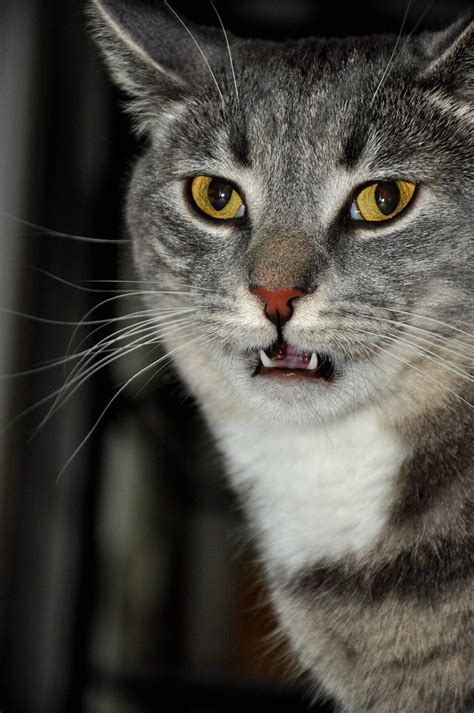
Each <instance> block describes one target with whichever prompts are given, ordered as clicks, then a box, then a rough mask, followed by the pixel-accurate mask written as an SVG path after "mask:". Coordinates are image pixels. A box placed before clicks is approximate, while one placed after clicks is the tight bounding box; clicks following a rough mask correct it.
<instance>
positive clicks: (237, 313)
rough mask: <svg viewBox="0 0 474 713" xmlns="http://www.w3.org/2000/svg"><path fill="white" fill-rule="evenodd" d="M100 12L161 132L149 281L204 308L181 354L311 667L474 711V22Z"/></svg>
mask: <svg viewBox="0 0 474 713" xmlns="http://www.w3.org/2000/svg"><path fill="white" fill-rule="evenodd" d="M92 16H93V23H94V29H95V34H96V36H97V38H98V41H99V43H100V45H101V47H102V49H103V51H104V53H105V56H106V59H107V61H108V64H109V66H110V69H111V71H112V74H113V76H114V77H115V79H116V81H117V82H118V84H119V85H120V86H121V87H122V88H123V89H124V90H125V91H126V92H128V94H129V95H130V97H131V99H132V101H131V110H132V111H133V113H134V116H135V119H136V122H137V127H138V129H139V130H140V131H143V132H146V133H147V134H148V136H149V146H148V148H147V149H146V151H145V152H144V155H143V156H142V157H141V158H140V159H139V160H138V162H137V164H136V166H135V170H134V173H133V177H132V180H131V184H130V189H129V193H128V201H127V223H128V229H129V232H130V235H131V237H132V240H133V251H134V259H135V263H136V268H137V270H138V274H139V276H140V279H141V280H142V282H143V285H144V286H147V285H149V286H150V291H151V294H150V295H149V296H148V304H149V306H151V307H155V306H157V305H159V306H160V307H162V306H168V307H170V308H177V309H179V308H185V307H190V306H191V307H193V308H195V311H194V313H193V320H194V324H193V329H192V335H191V337H190V336H189V333H188V334H187V335H186V336H184V335H183V336H181V337H180V336H179V335H180V332H179V330H176V331H175V332H173V333H171V334H170V335H168V336H167V337H166V338H165V345H166V349H167V350H168V352H169V353H173V355H174V359H175V363H176V367H177V369H178V370H179V373H180V374H181V376H182V378H183V380H184V381H185V383H186V384H187V385H188V386H189V388H190V389H191V390H192V392H193V393H194V394H195V396H196V398H197V400H198V402H199V404H200V406H201V409H202V412H203V414H204V416H205V418H206V419H207V421H208V423H209V424H210V427H211V429H212V430H213V432H214V434H215V437H216V439H217V443H218V445H219V447H220V449H221V450H222V452H223V453H224V454H225V457H226V462H227V466H228V472H229V476H230V478H231V482H232V484H233V486H234V488H235V489H236V490H237V492H238V493H239V494H240V496H241V498H242V500H243V502H244V503H245V507H246V510H247V513H248V516H249V520H250V522H251V523H252V526H253V530H254V533H255V538H256V541H257V543H258V547H259V550H260V552H261V556H262V560H263V562H264V565H265V568H266V573H267V576H268V582H269V585H270V588H271V592H272V599H273V603H274V606H275V609H276V611H277V613H278V616H279V620H280V622H281V627H282V629H283V630H284V631H285V633H286V635H287V636H288V638H289V640H290V642H291V645H292V647H293V648H294V650H295V652H296V653H297V655H298V658H299V660H300V662H301V665H302V667H303V668H304V669H305V670H308V671H309V672H310V673H311V677H312V680H313V682H314V685H315V687H318V688H320V690H322V691H323V692H325V693H327V694H329V695H331V696H333V697H334V698H335V699H336V700H337V701H338V702H339V704H340V706H341V710H342V711H345V712H350V713H367V712H368V711H371V712H372V713H472V711H474V675H473V664H474V650H473V617H472V606H473V579H472V576H473V566H472V565H473V528H472V524H473V523H472V514H473V510H472V494H473V478H472V475H473V457H472V456H473V453H472V432H471V426H472V406H471V404H472V391H473V388H472V377H471V366H472V359H473V350H472V338H471V332H470V331H469V327H468V325H469V324H471V323H472V306H473V301H472V286H473V271H472V229H473V223H474V214H473V158H474V151H473V149H474V143H473V134H472V129H473V111H472V109H473V107H472V101H473V98H474V91H473V71H474V46H473V25H472V23H471V24H470V23H469V22H468V21H465V20H464V21H459V22H458V23H456V24H455V25H454V26H452V27H450V28H448V29H447V30H446V31H444V32H440V33H431V32H425V33H423V34H421V35H419V36H411V37H408V38H402V40H401V41H400V42H399V46H398V48H397V51H396V52H395V53H393V50H394V45H395V42H396V38H395V37H392V36H376V37H365V38H364V37H358V38H348V39H343V40H327V39H308V40H298V41H289V42H285V43H276V42H269V41H258V40H240V39H238V38H236V37H233V36H230V35H229V36H228V37H227V38H226V36H225V34H224V33H223V32H221V31H219V32H218V31H217V30H215V29H211V28H202V27H195V26H191V25H190V24H188V23H186V26H184V23H183V22H182V20H181V18H179V17H178V16H177V15H176V14H175V13H174V11H173V10H172V9H171V8H170V7H167V6H166V5H162V4H161V3H155V5H154V6H153V7H151V6H150V5H149V4H144V3H143V2H138V3H137V2H136V1H135V2H132V0H95V1H94V2H93V7H92ZM227 40H228V43H229V45H227ZM157 284H158V285H159V288H160V290H162V291H163V293H160V292H158V291H156V292H153V290H157V288H156V285H157ZM153 286H154V287H153ZM166 292H168V293H174V294H166Z"/></svg>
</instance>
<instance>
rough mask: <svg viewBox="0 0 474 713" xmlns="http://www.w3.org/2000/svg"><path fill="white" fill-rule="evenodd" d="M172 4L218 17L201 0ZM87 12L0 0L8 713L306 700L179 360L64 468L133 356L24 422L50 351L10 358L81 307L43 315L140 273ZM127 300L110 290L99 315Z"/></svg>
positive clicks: (450, 8) (359, 6) (396, 17)
mask: <svg viewBox="0 0 474 713" xmlns="http://www.w3.org/2000/svg"><path fill="white" fill-rule="evenodd" d="M172 5H173V7H174V8H175V9H176V10H177V11H178V12H180V13H182V14H184V15H185V16H186V17H188V18H189V19H192V20H195V21H198V22H202V23H208V24H214V25H216V24H217V20H216V17H215V15H214V13H213V10H212V8H211V7H210V5H209V4H208V3H207V2H195V3H194V4H193V5H192V6H191V5H189V4H187V3H183V2H178V0H175V1H174V2H172ZM216 5H217V7H218V9H219V11H220V12H221V15H222V17H223V20H224V23H225V26H226V27H227V28H228V29H230V30H232V31H234V32H235V33H237V34H241V35H247V36H258V37H272V38H279V37H285V36H301V35H306V34H314V35H338V36H345V35H349V34H368V33H372V32H394V33H398V32H399V30H400V28H401V24H402V18H403V16H404V14H405V11H406V9H407V4H406V2H400V1H399V0H397V1H396V2H391V3H383V4H382V3H380V2H376V0H373V1H372V2H367V1H364V2H357V3H351V4H348V5H347V6H345V5H341V3H334V2H323V1H321V2H318V1H313V2H312V1H311V0H261V1H259V2H256V1H255V0H235V2H232V3H224V2H217V0H216ZM469 7H470V2H469V1H468V0H456V1H455V2H453V1H452V0H450V1H449V2H447V1H444V2H442V1H440V0H439V1H436V0H435V1H434V2H432V3H431V4H429V3H428V2H427V1H426V2H425V0H413V2H412V3H411V4H410V6H409V8H408V14H407V19H406V23H405V27H404V32H409V31H411V30H412V29H413V28H414V27H415V26H416V25H417V23H418V21H419V20H420V18H421V20H420V22H419V24H418V25H417V26H416V27H415V31H419V30H420V29H422V28H425V27H428V28H431V29H440V28H442V27H444V26H445V25H447V24H448V23H449V22H450V21H452V20H453V19H455V18H456V17H457V16H458V15H459V14H461V13H462V12H466V11H467V10H468V9H469ZM83 10H84V8H83V5H82V4H81V3H80V2H69V1H68V0H0V308H1V311H0V373H1V374H2V377H1V378H0V424H3V426H2V428H3V430H2V432H1V435H0V533H1V537H0V711H1V713H74V712H76V711H77V713H79V711H85V712H88V713H139V712H142V711H156V710H172V711H183V712H184V711H187V712H191V711H207V712H209V711H233V710H241V708H242V706H245V705H246V704H255V705H259V706H260V708H265V706H267V707H271V708H272V709H273V710H287V711H293V712H295V713H296V711H298V710H306V709H307V707H308V706H309V699H308V698H306V699H305V698H304V697H302V696H301V695H300V694H299V693H298V690H297V688H296V686H295V684H292V685H289V684H288V685H286V686H285V688H283V689H282V688H281V683H282V681H283V680H284V679H285V675H284V672H286V670H287V669H288V666H287V664H286V663H285V661H286V659H285V653H286V652H285V649H284V647H277V648H275V646H272V645H271V644H270V643H269V641H268V634H269V632H271V631H272V629H273V623H272V615H271V611H270V610H269V608H268V606H267V604H266V596H265V591H264V588H263V586H262V585H261V584H260V577H259V573H258V568H257V566H256V565H255V563H254V560H253V554H252V552H251V551H249V549H248V548H244V547H243V545H242V541H241V539H240V538H239V531H240V525H241V516H240V513H239V510H238V507H237V505H236V503H235V502H234V500H233V498H232V496H231V494H230V493H229V492H228V491H227V489H226V487H225V484H224V481H223V478H222V474H221V468H220V459H219V455H218V454H216V453H215V452H214V450H213V447H212V444H211V441H210V438H209V435H208V434H207V432H206V430H205V428H204V426H203V424H202V423H201V422H200V419H199V417H198V414H197V412H196V409H195V407H194V405H193V404H192V402H191V401H190V399H189V398H187V397H186V395H185V393H184V391H183V389H182V388H181V387H180V385H179V384H178V383H177V380H176V378H175V377H174V376H173V373H172V372H171V371H170V370H168V371H166V372H165V373H164V375H163V377H162V378H161V379H157V380H153V381H151V382H150V383H148V384H147V385H146V388H144V389H142V390H140V388H138V387H137V386H136V385H134V388H130V389H126V390H124V392H123V393H122V394H121V395H120V397H119V398H117V399H116V400H115V401H114V403H113V405H112V406H111V408H110V409H109V410H108V412H107V414H106V416H105V417H104V418H103V419H102V420H101V422H100V423H99V424H98V427H97V428H96V430H95V431H94V433H93V434H92V435H91V437H90V438H89V439H88V441H87V443H86V444H85V445H84V447H83V448H82V449H81V450H80V452H79V453H78V455H77V456H76V457H75V458H74V460H73V461H72V463H71V464H70V466H69V467H68V468H67V469H66V471H65V472H64V473H63V475H62V477H61V478H60V479H59V481H58V480H57V477H58V474H59V473H60V472H61V469H62V467H63V466H64V464H65V463H66V461H67V460H68V458H69V456H70V455H71V454H72V453H73V452H74V450H75V448H76V446H77V445H78V444H79V443H80V442H81V440H82V439H83V437H84V436H85V435H86V434H87V432H88V430H89V429H90V428H91V425H92V424H94V423H95V422H96V421H97V419H98V417H99V415H100V413H101V412H102V410H103V409H104V408H105V406H106V405H107V404H108V403H109V401H110V399H111V398H112V396H113V395H114V394H115V393H116V390H117V387H118V385H120V384H122V383H123V382H124V380H126V379H128V378H130V376H132V375H133V374H134V373H135V372H136V370H137V369H138V368H142V367H143V366H144V364H145V363H146V361H144V360H143V359H144V357H141V356H136V355H135V356H134V357H133V358H131V357H124V358H123V359H122V360H119V361H118V362H117V363H114V364H113V365H112V366H110V367H109V368H107V369H104V370H102V371H99V372H98V373H97V374H95V375H94V376H92V377H91V378H90V379H89V380H88V381H87V382H86V383H85V384H84V385H83V387H82V388H81V389H80V390H79V391H78V392H77V394H76V395H75V397H74V398H73V399H71V400H70V401H69V402H68V403H67V404H66V405H65V406H64V407H63V408H62V409H61V410H60V411H59V413H58V414H56V415H55V416H54V417H53V418H51V419H50V420H49V421H48V422H47V424H46V425H45V426H44V427H42V428H41V429H40V430H39V432H38V433H36V429H37V427H38V425H39V424H40V423H41V420H42V418H43V416H44V415H45V413H46V410H45V407H47V404H43V406H39V407H38V408H32V407H33V406H34V405H35V404H37V403H38V402H40V401H41V400H42V399H44V398H45V397H46V396H48V394H51V393H52V392H54V390H55V389H57V388H59V387H60V386H61V384H62V383H63V380H64V371H63V368H62V367H61V366H59V367H57V368H54V369H43V370H41V371H39V372H36V373H32V374H29V375H19V376H14V375H15V374H18V373H22V372H24V371H28V370H31V369H33V368H35V367H38V365H44V364H45V363H46V362H47V361H48V360H51V359H55V358H58V357H61V356H63V355H64V354H66V351H67V348H68V343H69V340H70V338H71V334H72V330H73V325H69V326H68V325H60V324H49V323H47V322H45V321H41V320H56V321H65V322H77V321H79V320H81V319H82V318H83V317H84V315H85V314H86V313H87V311H88V310H90V309H92V308H93V307H94V306H96V305H98V304H99V302H101V301H103V300H107V299H108V298H109V297H112V296H114V293H112V292H107V289H110V290H112V289H115V288H116V287H118V288H123V287H124V286H128V285H129V284H131V283H109V282H105V281H106V280H123V279H131V278H132V279H133V275H132V274H131V266H130V260H129V257H128V253H127V250H126V248H125V249H124V248H122V247H121V246H119V245H118V244H116V243H114V242H111V241H112V240H114V239H118V238H121V237H124V236H123V234H122V231H121V201H122V198H123V195H124V191H125V187H126V181H127V175H128V173H129V169H130V165H131V162H132V160H133V157H134V156H135V155H137V154H138V153H139V151H140V150H141V147H140V145H139V143H138V142H137V141H136V140H135V139H134V138H133V137H132V135H131V133H130V127H129V126H128V122H127V119H126V118H125V117H124V115H123V114H122V112H121V110H120V104H121V102H122V100H123V97H121V96H120V95H119V94H118V93H117V92H116V91H115V90H114V89H113V88H112V87H111V86H110V84H109V81H108V79H107V77H106V76H105V72H104V69H103V67H102V64H101V62H100V60H99V57H98V53H97V51H96V48H95V47H94V45H93V43H92V42H91V40H90V38H89V36H88V34H87V32H86V29H85V24H86V23H85V19H84V12H83ZM25 221H27V222H29V223H33V224H34V225H27V224H26V223H25ZM38 226H43V227H38ZM51 231H59V232H60V233H63V234H71V235H76V236H88V237H92V238H94V239H101V240H104V241H105V242H104V243H94V242H85V241H82V240H79V239H73V238H72V237H68V236H67V235H57V234H54V233H53V232H51ZM46 273H49V274H46ZM60 280H63V282H61V281H60ZM64 281H66V282H67V283H70V284H66V282H64ZM92 281H98V282H92ZM137 304H138V303H137V300H136V298H135V297H134V296H131V297H127V298H124V299H117V300H113V301H108V302H105V303H104V304H103V305H102V306H100V307H97V309H96V311H95V312H94V313H93V316H94V318H97V319H103V320H107V319H110V318H113V317H116V316H120V315H124V314H126V313H127V310H128V311H130V310H132V309H136V308H137ZM12 310H14V311H15V312H16V314H12V313H11V311H12ZM19 313H23V314H24V315H30V317H26V316H21V315H20V314H19ZM31 316H32V317H35V319H32V318H31ZM113 329H114V327H113V325H111V324H110V325H107V324H105V325H104V327H103V331H102V332H101V334H107V333H109V334H111V333H112V331H113ZM86 333H87V330H85V329H84V327H81V328H80V329H79V336H78V337H77V338H76V341H75V344H76V346H77V345H78V344H79V342H80V340H81V339H82V338H83V337H84V336H85V335H86ZM90 343H91V342H86V344H87V345H90ZM145 382H146V379H145V380H144V381H142V382H141V385H143V384H145ZM24 411H28V412H27V413H24V414H23V412H24ZM21 414H23V415H22V416H21V418H18V417H19V416H20V415H21ZM262 642H263V643H262ZM169 701H172V702H169ZM314 710H319V711H323V710H324V711H329V710H330V705H329V704H327V705H323V704H321V705H320V706H319V707H318V706H317V705H315V707H314Z"/></svg>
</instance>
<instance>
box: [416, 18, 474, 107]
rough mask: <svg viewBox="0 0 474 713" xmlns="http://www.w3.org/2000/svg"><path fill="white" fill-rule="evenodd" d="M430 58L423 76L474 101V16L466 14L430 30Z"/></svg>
mask: <svg viewBox="0 0 474 713" xmlns="http://www.w3.org/2000/svg"><path fill="white" fill-rule="evenodd" d="M424 49H425V52H426V55H427V57H428V60H429V64H428V66H427V67H426V68H425V69H424V71H423V72H422V75H421V79H422V80H424V81H426V82H428V83H429V84H430V85H431V86H434V87H436V88H439V89H442V90H443V92H444V93H445V94H447V95H450V96H453V97H457V98H459V99H461V100H463V101H467V102H469V101H470V102H473V101H474V20H473V19H472V16H470V17H464V18H461V19H460V20H458V21H457V22H455V23H454V24H453V25H451V26H450V27H448V28H447V29H446V30H444V31H443V32H436V33H429V35H427V36H426V37H425V42H424Z"/></svg>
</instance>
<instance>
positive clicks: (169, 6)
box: [164, 0, 225, 106]
mask: <svg viewBox="0 0 474 713" xmlns="http://www.w3.org/2000/svg"><path fill="white" fill-rule="evenodd" d="M164 3H165V5H166V7H167V8H168V9H169V10H171V12H172V13H173V15H174V16H175V17H176V18H177V20H179V22H180V23H181V24H182V26H183V27H184V29H185V30H186V32H187V33H188V35H189V36H190V37H191V39H192V41H193V42H194V44H195V45H196V47H197V48H198V50H199V52H200V53H201V55H202V58H203V59H204V61H205V63H206V65H207V68H208V70H209V72H210V73H211V76H212V78H213V80H214V83H215V85H216V88H217V91H218V92H219V96H220V98H221V101H222V104H223V105H224V106H225V101H224V95H223V94H222V92H221V88H220V86H219V83H218V81H217V79H216V75H215V74H214V72H213V71H212V68H211V65H210V64H209V61H208V59H207V57H206V55H205V54H204V52H203V50H202V48H201V45H200V44H199V42H198V41H197V39H196V38H195V37H194V35H193V33H192V32H191V30H190V29H189V27H188V26H187V25H186V23H185V22H184V21H183V20H182V19H181V17H180V16H179V15H178V13H177V12H176V10H173V8H172V7H171V5H170V4H169V2H168V0H164Z"/></svg>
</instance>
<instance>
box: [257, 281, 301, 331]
mask: <svg viewBox="0 0 474 713" xmlns="http://www.w3.org/2000/svg"><path fill="white" fill-rule="evenodd" d="M250 292H252V293H253V294H254V295H257V297H260V298H261V299H262V300H263V301H264V302H265V315H266V316H267V317H268V319H270V320H271V321H272V322H274V323H275V324H277V322H278V321H281V322H287V321H288V320H289V319H290V317H291V315H292V314H293V307H292V306H291V301H292V300H294V298H295V297H303V295H304V294H305V293H304V292H303V290H298V289H296V288H294V289H282V290H267V289H266V288H265V287H253V288H252V289H251V290H250Z"/></svg>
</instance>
